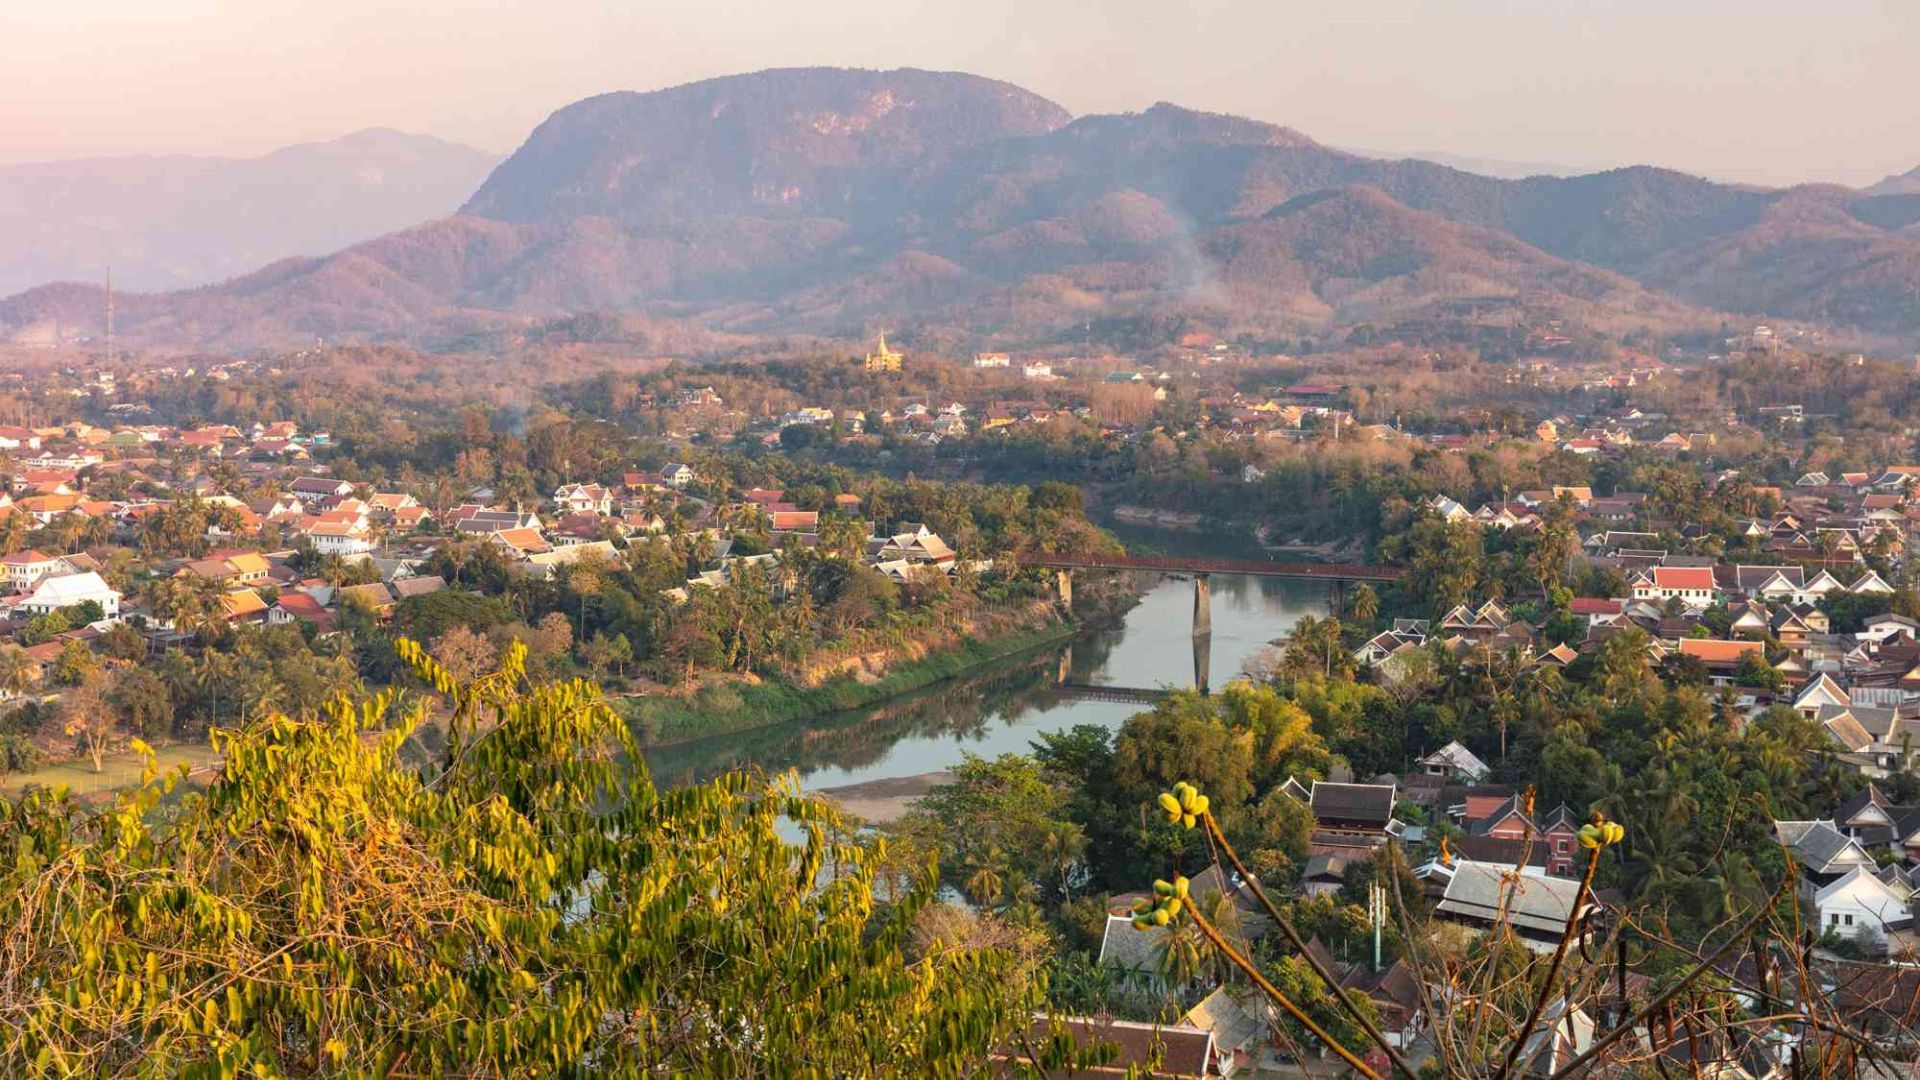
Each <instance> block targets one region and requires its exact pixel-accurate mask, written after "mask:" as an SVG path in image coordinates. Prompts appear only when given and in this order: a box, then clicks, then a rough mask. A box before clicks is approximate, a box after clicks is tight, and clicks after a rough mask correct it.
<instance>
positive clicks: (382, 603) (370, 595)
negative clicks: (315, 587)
mask: <svg viewBox="0 0 1920 1080" xmlns="http://www.w3.org/2000/svg"><path fill="white" fill-rule="evenodd" d="M349 603H353V604H359V605H363V606H365V607H366V608H367V609H368V610H370V611H372V612H373V613H374V614H376V615H384V614H386V613H387V612H388V611H390V610H392V608H393V592H392V590H390V589H388V588H387V587H386V585H385V584H383V583H381V582H378V581H372V582H368V583H367V584H365V585H348V586H346V587H345V588H342V589H340V590H338V591H336V592H335V593H334V594H333V606H334V607H336V608H339V607H344V606H346V605H347V604H349Z"/></svg>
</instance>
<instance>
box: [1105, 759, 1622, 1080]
mask: <svg viewBox="0 0 1920 1080" xmlns="http://www.w3.org/2000/svg"><path fill="white" fill-rule="evenodd" d="M1489 772H1490V769H1489V768H1488V766H1487V765H1486V763H1485V762H1483V761H1481V760H1480V759H1479V758H1478V757H1476V756H1475V755H1474V754H1473V753H1472V752H1471V751H1469V750H1467V749H1466V748H1465V747H1464V746H1461V745H1460V744H1459V743H1457V742H1455V743H1449V744H1448V745H1447V746H1445V747H1442V748H1441V749H1439V750H1437V751H1434V752H1433V753H1431V754H1428V755H1426V756H1425V757H1423V758H1422V759H1421V760H1420V762H1419V769H1418V771H1414V772H1410V773H1407V774H1405V775H1402V776H1392V775H1385V776H1379V777H1375V778H1373V779H1372V780H1370V781H1366V782H1354V781H1352V780H1350V779H1349V780H1315V781H1312V782H1310V783H1304V784H1303V783H1300V782H1298V781H1295V780H1288V781H1287V782H1286V783H1285V784H1284V785H1283V786H1282V791H1283V792H1285V794H1286V795H1288V796H1289V797H1291V798H1294V799H1297V800H1299V801H1300V802H1301V803H1302V804H1303V805H1304V806H1305V807H1306V808H1307V809H1308V810H1309V811H1310V812H1311V813H1312V816H1313V821H1314V826H1313V830H1312V833H1311V838H1310V841H1309V847H1310V851H1311V855H1310V857H1309V859H1308V861H1307V863H1306V864H1305V866H1304V867H1303V868H1302V874H1301V877H1300V884H1299V892H1300V894H1301V895H1303V896H1314V895H1319V894H1335V893H1339V892H1340V891H1341V890H1342V889H1343V888H1345V887H1346V885H1347V881H1348V876H1349V870H1350V869H1351V868H1352V867H1353V866H1355V865H1356V864H1358V863H1364V862H1365V861H1367V860H1368V859H1370V858H1371V857H1372V856H1373V854H1374V852H1375V851H1376V850H1377V849H1379V848H1381V847H1383V846H1385V845H1389V844H1403V845H1408V846H1409V848H1410V849H1415V850H1430V851H1432V852H1433V854H1432V855H1431V856H1430V857H1427V858H1425V859H1424V861H1422V862H1421V864H1420V865H1419V866H1418V867H1416V868H1415V870H1414V874H1415V877H1416V878H1417V879H1419V881H1420V882H1421V884H1422V886H1423V887H1424V889H1425V890H1426V892H1427V896H1428V898H1429V899H1430V900H1431V902H1432V905H1433V915H1434V917H1435V918H1436V919H1439V920H1442V921H1446V922H1452V923H1455V924H1458V925H1460V926H1462V927H1464V928H1466V929H1467V930H1469V931H1471V932H1476V933H1478V932H1484V931H1487V930H1489V929H1491V928H1493V927H1495V926H1496V925H1499V926H1504V927H1506V928H1508V929H1510V930H1511V931H1512V932H1513V933H1514V934H1515V938H1516V940H1518V941H1520V942H1521V943H1522V944H1524V945H1526V946H1527V947H1528V948H1531V949H1534V950H1536V951H1540V952H1548V951H1551V950H1552V949H1553V947H1554V946H1555V945H1556V944H1557V943H1558V942H1559V940H1560V936H1561V934H1562V932H1563V931H1564V929H1565V927H1566V925H1567V923H1568V920H1569V918H1570V917H1572V916H1573V915H1574V913H1575V912H1574V905H1575V903H1576V901H1577V899H1578V896H1577V894H1578V892H1579V881H1578V879H1577V877H1576V867H1577V866H1578V865H1579V859H1580V857H1581V855H1580V853H1581V852H1582V850H1583V849H1581V848H1580V846H1579V840H1578V832H1579V829H1580V826H1581V825H1582V824H1584V822H1583V821H1581V820H1580V819H1578V818H1577V817H1576V815H1575V814H1574V813H1573V811H1572V810H1570V809H1569V808H1568V807H1566V806H1565V805H1560V806H1556V807H1554V808H1552V809H1551V810H1547V811H1545V812H1536V810H1535V808H1534V807H1532V806H1531V805H1529V802H1528V796H1527V795H1526V794H1524V793H1522V792H1520V791H1518V790H1516V789H1514V788H1512V787H1508V786H1501V785H1491V784H1487V783H1486V782H1485V780H1486V777H1487V775H1488V773H1489ZM1404 805H1413V806H1418V807H1420V808H1422V809H1423V810H1425V811H1426V812H1427V814H1428V815H1429V817H1428V820H1431V821H1444V822H1447V823H1449V824H1450V825H1451V826H1452V828H1450V829H1448V830H1446V836H1447V838H1446V839H1443V840H1442V841H1441V842H1439V843H1438V844H1437V845H1436V844H1434V843H1433V842H1432V837H1431V836H1430V835H1429V832H1430V831H1431V829H1430V827H1421V826H1412V825H1407V824H1405V823H1403V822H1402V821H1400V820H1399V819H1398V818H1397V817H1396V813H1397V812H1398V810H1399V808H1400V807H1402V806H1404ZM1191 882H1192V884H1191V895H1192V897H1193V902H1194V903H1196V904H1200V905H1203V906H1204V907H1205V908H1206V909H1207V910H1216V911H1218V912H1219V913H1220V914H1221V915H1222V916H1224V917H1226V918H1228V919H1230V920H1231V925H1232V929H1233V932H1235V933H1237V934H1238V935H1239V936H1240V937H1241V938H1243V939H1245V940H1246V941H1247V942H1248V943H1253V942H1257V941H1258V940H1259V939H1261V938H1262V937H1264V936H1266V935H1267V934H1268V933H1270V932H1272V931H1273V930H1274V929H1275V928H1274V927H1273V925H1272V924H1271V923H1270V921H1269V920H1268V919H1267V917H1266V915H1265V911H1264V907H1263V905H1261V904H1260V903H1259V902H1258V901H1257V899H1256V898H1255V895H1254V886H1255V883H1254V882H1249V881H1244V880H1241V879H1239V878H1238V877H1237V875H1235V874H1234V873H1233V872H1232V871H1231V870H1228V869H1225V868H1224V867H1223V866H1221V865H1220V864H1218V863H1215V864H1213V865H1210V866H1208V867H1206V868H1205V869H1204V870H1202V871H1201V872H1199V873H1198V874H1195V875H1191ZM1142 895H1143V894H1128V895H1121V896H1115V897H1112V898H1110V900H1109V902H1108V916H1107V922H1106V927H1105V931H1104V934H1103V935H1102V938H1101V944H1100V957H1099V962H1100V963H1101V964H1103V965H1106V966H1108V967H1110V968H1113V969H1116V971H1117V972H1119V973H1123V974H1124V975H1125V976H1126V977H1127V978H1129V979H1133V980H1138V981H1140V982H1142V983H1144V984H1146V985H1150V986H1156V987H1163V988H1170V989H1185V990H1189V991H1194V992H1196V993H1198V992H1201V991H1204V993H1199V997H1198V1002H1197V1004H1195V1005H1194V1006H1193V1008H1192V1009H1190V1010H1189V1011H1188V1012H1187V1013H1186V1014H1185V1015H1184V1016H1183V1017H1182V1018H1181V1019H1180V1020H1179V1022H1178V1023H1176V1024H1174V1025H1172V1026H1170V1027H1166V1028H1164V1029H1163V1033H1164V1035H1165V1036H1166V1038H1167V1039H1168V1040H1169V1042H1168V1045H1169V1046H1174V1045H1181V1041H1182V1040H1184V1041H1185V1045H1187V1046H1188V1048H1189V1052H1191V1053H1193V1054H1194V1055H1196V1060H1198V1059H1199V1058H1200V1057H1201V1056H1204V1060H1205V1062H1206V1068H1205V1070H1204V1071H1196V1072H1194V1075H1207V1076H1214V1075H1219V1076H1233V1075H1236V1074H1239V1073H1242V1072H1245V1071H1250V1070H1255V1069H1262V1068H1276V1067H1278V1068H1288V1067H1290V1066H1289V1065H1288V1061H1289V1054H1290V1052H1291V1045H1290V1042H1289V1040H1288V1039H1287V1038H1286V1037H1285V1036H1284V1035H1282V1034H1280V1031H1279V1025H1280V1023H1281V1018H1280V1017H1279V1016H1277V1015H1276V1014H1275V1013H1274V1011H1273V1009H1272V1007H1271V1006H1270V1005H1269V1004H1268V1003H1267V1002H1266V1000H1265V999H1264V998H1262V997H1260V996H1259V995H1258V994H1253V993H1249V992H1247V991H1246V989H1245V988H1243V987H1238V986H1232V985H1216V986H1209V985H1200V986H1197V987H1168V986H1167V979H1168V975H1167V974H1166V967H1165V965H1164V964H1163V962H1162V961H1163V958H1164V956H1165V954H1166V949H1167V945H1168V942H1169V940H1170V939H1171V936H1172V935H1173V934H1174V933H1175V931H1171V930H1168V929H1166V928H1162V927H1155V928H1149V929H1146V930H1140V929H1136V928H1135V927H1134V926H1133V923H1132V911H1133V908H1132V905H1133V903H1134V902H1135V901H1136V900H1138V899H1140V898H1141V896H1142ZM1589 902H1590V903H1593V902H1597V901H1592V900H1590V901H1589ZM1381 917H1384V915H1383V916H1381ZM1308 948H1309V950H1311V951H1313V952H1314V955H1315V957H1316V958H1317V959H1318V960H1320V962H1321V964H1322V966H1324V967H1325V968H1326V969H1327V970H1328V971H1329V972H1331V973H1332V974H1333V975H1334V977H1335V979H1336V980H1337V981H1338V982H1339V984H1340V986H1341V987H1342V988H1343V989H1346V990H1349V991H1357V992H1359V993H1361V994H1364V995H1365V996H1367V997H1368V998H1369V999H1370V1000H1371V1001H1372V1002H1373V1005H1374V1007H1375V1010H1376V1012H1377V1014H1378V1016H1379V1021H1380V1029H1381V1032H1382V1034H1383V1035H1384V1036H1385V1037H1386V1038H1387V1039H1388V1040H1389V1041H1390V1042H1391V1043H1392V1044H1393V1045H1395V1046H1396V1047H1400V1048H1408V1047H1411V1046H1413V1045H1414V1043H1415V1042H1416V1041H1417V1040H1418V1039H1419V1038H1420V1036H1421V1035H1422V1033H1423V1032H1424V1031H1425V1030H1426V1029H1427V1028H1428V1026H1429V1025H1430V1024H1431V1022H1432V1019H1433V1018H1432V1017H1430V1016H1429V1015H1428V1012H1427V1010H1428V1009H1429V1008H1430V1007H1438V1006H1436V1004H1435V1003H1443V1002H1445V1001H1446V1000H1447V993H1446V991H1445V989H1444V988H1443V987H1440V986H1437V985H1436V986H1428V987H1422V986H1421V985H1420V978H1421V976H1420V973H1419V972H1417V971H1416V970H1415V968H1414V967H1412V966H1411V965H1409V964H1408V963H1407V962H1406V961H1404V960H1395V961H1393V962H1391V963H1384V964H1382V963H1376V962H1375V960H1374V958H1373V957H1372V956H1371V955H1358V956H1356V955H1346V956H1336V955H1335V954H1334V953H1333V952H1332V950H1331V949H1329V947H1328V946H1327V945H1326V944H1325V943H1324V942H1322V941H1320V940H1318V939H1314V940H1313V941H1310V942H1309V943H1308ZM1196 978H1200V977H1196ZM1567 1019H1568V1027H1567V1028H1566V1031H1565V1033H1564V1034H1565V1035H1566V1038H1565V1039H1562V1038H1560V1037H1558V1036H1554V1037H1548V1038H1544V1039H1541V1040H1539V1041H1538V1042H1537V1043H1536V1045H1534V1046H1532V1047H1531V1048H1530V1050H1529V1051H1528V1053H1527V1054H1526V1056H1525V1057H1524V1059H1523V1063H1530V1064H1529V1072H1531V1071H1534V1070H1535V1069H1540V1070H1544V1071H1545V1072H1550V1071H1551V1068H1550V1067H1549V1066H1551V1065H1553V1064H1554V1063H1559V1062H1564V1061H1565V1060H1566V1059H1568V1058H1569V1057H1570V1056H1571V1055H1572V1054H1573V1053H1578V1052H1579V1051H1580V1050H1584V1049H1585V1045H1586V1043H1585V1040H1586V1039H1588V1038H1590V1037H1591V1033H1592V1026H1593V1025H1592V1022H1591V1019H1590V1018H1589V1017H1587V1016H1586V1014H1585V1013H1584V1012H1583V1011H1582V1010H1580V1009H1578V1008H1575V1009H1573V1010H1571V1011H1570V1012H1569V1013H1568V1018H1567ZM1081 1023H1093V1022H1092V1021H1082V1022H1081ZM1548 1026H1549V1027H1550V1028H1552V1027H1554V1025H1548ZM1101 1030H1103V1031H1104V1030H1105V1029H1101ZM1576 1034H1577V1035H1578V1038H1575V1037H1574V1036H1575V1035H1576ZM1103 1037H1104V1036H1103ZM1569 1040H1571V1041H1569ZM1123 1041H1124V1040H1123ZM1542 1074H1543V1075H1544V1072H1543V1073H1542Z"/></svg>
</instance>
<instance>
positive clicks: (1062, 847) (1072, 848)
mask: <svg viewBox="0 0 1920 1080" xmlns="http://www.w3.org/2000/svg"><path fill="white" fill-rule="evenodd" d="M1040 850H1041V852H1042V853H1043V854H1045V855H1046V857H1047V861H1048V862H1050V863H1052V864H1053V866H1054V869H1056V870H1058V871H1060V895H1061V896H1063V897H1065V898H1066V899H1069V900H1071V899H1073V885H1072V883H1071V882H1070V881H1069V876H1068V875H1069V872H1070V871H1071V870H1072V869H1073V865H1074V863H1076V862H1079V861H1080V858H1081V856H1083V855H1085V854H1086V851H1087V834H1086V833H1084V832H1082V831H1081V830H1080V826H1078V825H1076V824H1074V823H1073V822H1070V821H1061V822H1056V823H1054V825H1053V826H1052V827H1050V828H1049V829H1048V830H1047V832H1046V835H1045V836H1043V837H1041V840H1040Z"/></svg>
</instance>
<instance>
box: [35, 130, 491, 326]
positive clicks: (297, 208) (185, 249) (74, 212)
mask: <svg viewBox="0 0 1920 1080" xmlns="http://www.w3.org/2000/svg"><path fill="white" fill-rule="evenodd" d="M499 160H500V158H499V156H498V155H495V154H489V153H486V152H485V151H481V150H476V149H474V148H473V147H470V146H462V145H459V144H458V143H451V142H447V141H445V140H442V139H435V138H430V137H428V136H424V135H409V134H406V133H403V132H399V131H393V130H390V129H385V128H373V129H368V130H365V131H357V132H354V133H352V134H350V135H344V136H341V137H340V138H337V139H331V140H327V141H324V142H311V143H301V144H299V145H296V146H288V147H283V148H281V149H279V150H275V151H273V152H271V153H268V154H264V155H261V156H259V157H254V158H222V157H193V156H188V155H162V156H155V155H141V156H130V157H103V158H86V159H81V160H75V161H59V162H48V163H43V164H30V165H5V166H0V293H11V292H14V291H16V290H19V289H24V288H27V287H30V286H32V285H37V284H42V283H45V282H49V281H62V280H67V281H87V282H99V281H100V280H101V279H102V278H103V277H104V275H105V273H106V268H107V267H108V266H112V267H113V271H114V277H115V279H116V280H117V281H118V282H119V284H120V285H121V286H122V287H123V288H128V289H178V288H188V287H193V286H198V285H204V284H209V283H212V282H217V281H222V280H225V279H227V278H230V277H233V276H235V275H237V274H243V273H247V272H249V271H252V270H256V269H258V268H260V267H261V266H262V265H264V264H266V263H269V262H272V261H273V260H275V259H280V258H284V257H286V256H289V255H296V254H300V255H324V254H327V253H329V252H333V251H338V250H339V249H341V248H343V247H346V246H347V245H349V244H355V243H359V242H361V241H364V240H370V239H373V238H374V237H377V236H381V235H384V234H386V233H389V232H392V231H394V230H395V229H400V228H405V227H407V226H409V225H415V224H418V223H420V222H422V221H428V220H431V219H434V218H438V217H442V216H444V215H445V214H446V213H447V212H448V210H450V209H451V208H453V207H455V206H458V205H459V204H460V202H461V201H462V200H464V199H465V198H466V197H467V196H468V195H470V194H472V193H473V191H474V189H475V188H477V187H478V186H479V185H480V182H481V181H482V180H484V179H485V178H486V176H487V173H488V172H489V171H491V170H492V168H493V167H494V165H496V164H497V163H498V162H499Z"/></svg>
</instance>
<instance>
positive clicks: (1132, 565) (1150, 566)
mask: <svg viewBox="0 0 1920 1080" xmlns="http://www.w3.org/2000/svg"><path fill="white" fill-rule="evenodd" d="M1021 561H1022V562H1023V563H1025V564H1026V565H1028V566H1044V567H1048V568H1050V569H1054V570H1170V571H1180V572H1185V573H1189V574H1247V575H1249V576H1252V577H1280V578H1310V579H1313V580H1317V581H1398V580H1399V579H1400V568H1399V567H1395V566H1368V565H1365V564H1361V563H1284V562H1259V561H1257V560H1254V559H1188V558H1166V557H1162V556H1157V555H1096V554H1087V553H1082V552H1071V553H1065V552H1029V553H1027V554H1026V555H1023V556H1022V557H1021Z"/></svg>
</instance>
